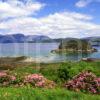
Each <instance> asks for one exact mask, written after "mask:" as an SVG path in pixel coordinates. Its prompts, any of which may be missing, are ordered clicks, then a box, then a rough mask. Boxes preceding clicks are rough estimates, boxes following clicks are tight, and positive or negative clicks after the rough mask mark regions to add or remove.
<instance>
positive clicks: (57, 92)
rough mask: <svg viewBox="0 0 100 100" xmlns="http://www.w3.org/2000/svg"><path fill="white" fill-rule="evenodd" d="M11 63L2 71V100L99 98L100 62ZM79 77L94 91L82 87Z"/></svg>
mask: <svg viewBox="0 0 100 100" xmlns="http://www.w3.org/2000/svg"><path fill="white" fill-rule="evenodd" d="M18 61H19V59H18ZM11 64H12V63H10V64H9V66H8V67H7V65H6V68H5V69H0V100H14V99H15V100H20V99H22V98H23V99H24V100H27V99H29V100H37V99H39V100H49V99H52V100H60V98H61V99H63V100H65V99H68V98H69V100H73V99H77V100H81V99H82V98H83V99H84V100H88V99H89V98H91V100H95V99H97V100H99V99H100V96H99V94H100V62H83V61H80V62H62V63H61V62H59V63H30V64H26V66H25V65H23V64H22V65H20V67H19V66H18V65H13V67H14V68H13V69H12V67H10V66H12V65H11ZM0 66H1V65H0ZM80 76H81V77H83V78H82V79H83V80H84V81H83V82H84V84H88V88H89V89H92V88H93V89H92V90H91V91H88V90H87V89H86V88H82V87H80V85H81V86H83V85H82V83H81V82H80V80H79V79H80ZM85 80H86V81H85ZM75 81H76V82H77V83H79V82H80V83H79V85H78V87H73V86H74V85H72V86H71V84H70V82H72V84H75V83H74V82H75ZM95 82H97V83H98V84H97V83H95ZM97 85H98V86H97ZM69 87H70V88H69ZM74 91H77V93H76V92H74Z"/></svg>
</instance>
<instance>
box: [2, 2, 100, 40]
mask: <svg viewBox="0 0 100 100" xmlns="http://www.w3.org/2000/svg"><path fill="white" fill-rule="evenodd" d="M99 9H100V0H0V34H3V35H4V34H16V33H23V34H25V35H30V34H32V35H47V36H49V37H51V38H59V37H62V38H65V37H79V38H80V37H89V36H100V13H99Z"/></svg>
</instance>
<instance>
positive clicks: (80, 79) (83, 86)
mask: <svg viewBox="0 0 100 100" xmlns="http://www.w3.org/2000/svg"><path fill="white" fill-rule="evenodd" d="M65 87H66V88H67V89H70V90H75V91H85V92H89V93H94V94H100V78H97V77H96V75H94V74H93V73H92V72H90V71H85V72H81V73H79V74H78V75H76V76H75V77H73V79H72V80H70V81H68V82H67V83H65Z"/></svg>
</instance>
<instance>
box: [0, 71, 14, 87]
mask: <svg viewBox="0 0 100 100" xmlns="http://www.w3.org/2000/svg"><path fill="white" fill-rule="evenodd" d="M15 80H16V77H15V76H12V75H9V74H8V73H6V72H0V86H7V85H9V84H12V83H13V82H14V81H15Z"/></svg>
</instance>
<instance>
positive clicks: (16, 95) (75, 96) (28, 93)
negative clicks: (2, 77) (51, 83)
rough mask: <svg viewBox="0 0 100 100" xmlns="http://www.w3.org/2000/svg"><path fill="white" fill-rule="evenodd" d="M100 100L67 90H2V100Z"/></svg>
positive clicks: (0, 99) (99, 98) (96, 97)
mask: <svg viewBox="0 0 100 100" xmlns="http://www.w3.org/2000/svg"><path fill="white" fill-rule="evenodd" d="M89 99H91V100H100V96H99V95H96V96H95V95H89V94H83V93H77V92H71V91H68V90H65V89H60V88H57V89H38V88H37V89H36V88H35V89H34V88H26V87H24V88H0V100H89Z"/></svg>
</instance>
